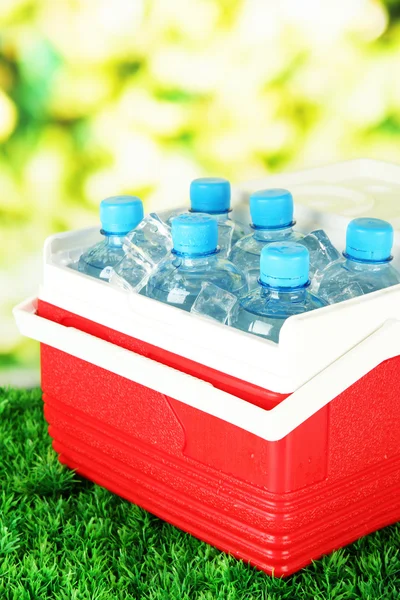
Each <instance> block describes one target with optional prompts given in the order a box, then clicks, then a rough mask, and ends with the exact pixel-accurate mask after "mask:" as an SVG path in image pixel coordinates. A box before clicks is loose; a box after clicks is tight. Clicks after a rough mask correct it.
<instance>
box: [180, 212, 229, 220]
mask: <svg viewBox="0 0 400 600" xmlns="http://www.w3.org/2000/svg"><path fill="white" fill-rule="evenodd" d="M190 212H192V213H193V214H196V213H198V214H199V213H200V212H204V214H206V215H209V216H210V217H213V219H215V220H216V221H226V220H227V219H229V213H230V212H231V211H230V210H224V211H223V212H220V213H215V212H207V211H206V210H205V211H198V210H191V211H190Z"/></svg>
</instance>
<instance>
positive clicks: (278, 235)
mask: <svg viewBox="0 0 400 600" xmlns="http://www.w3.org/2000/svg"><path fill="white" fill-rule="evenodd" d="M250 214H251V220H252V225H251V227H252V229H253V233H251V234H250V235H247V236H245V237H244V238H242V239H241V240H239V241H238V242H237V243H236V244H235V246H234V247H233V248H232V251H231V253H230V255H229V259H230V260H231V261H232V262H233V263H234V264H235V265H237V266H238V267H239V269H241V270H243V271H244V272H246V274H247V280H248V283H249V287H250V289H253V288H256V287H257V286H258V278H259V275H260V254H261V250H262V249H263V248H264V247H265V246H267V245H268V244H271V243H274V242H297V243H299V244H303V245H304V246H305V247H306V248H307V249H308V250H309V253H310V276H311V277H312V276H313V275H314V273H315V271H316V270H317V269H321V268H322V267H325V266H326V265H327V264H328V263H329V262H330V261H331V260H334V259H336V258H339V256H340V255H339V253H338V252H337V250H336V249H335V248H334V246H333V245H332V244H331V242H330V240H329V238H328V236H326V234H324V232H315V234H309V235H307V236H305V235H304V234H302V233H300V232H298V231H295V230H294V229H293V226H294V224H295V221H294V220H293V196H292V194H291V193H290V192H289V191H288V190H285V189H280V188H275V189H268V190H260V191H258V192H255V193H254V194H252V195H251V196H250ZM321 233H323V234H324V235H321Z"/></svg>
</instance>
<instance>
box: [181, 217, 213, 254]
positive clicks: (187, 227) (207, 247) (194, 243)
mask: <svg viewBox="0 0 400 600" xmlns="http://www.w3.org/2000/svg"><path fill="white" fill-rule="evenodd" d="M171 228H172V242H173V246H174V252H177V253H179V254H189V255H201V254H211V253H212V252H215V250H216V248H217V244H218V224H217V221H216V220H215V219H213V218H212V217H209V216H208V215H203V214H200V213H199V214H193V215H188V214H184V215H179V217H175V218H174V219H172V226H171Z"/></svg>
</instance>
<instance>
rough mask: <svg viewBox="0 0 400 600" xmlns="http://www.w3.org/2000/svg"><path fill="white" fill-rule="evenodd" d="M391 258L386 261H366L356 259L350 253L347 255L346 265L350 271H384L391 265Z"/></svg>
mask: <svg viewBox="0 0 400 600" xmlns="http://www.w3.org/2000/svg"><path fill="white" fill-rule="evenodd" d="M390 262H391V260H387V261H385V262H364V261H361V260H354V259H353V258H351V257H350V256H348V255H345V266H346V268H347V269H348V270H349V271H353V272H364V273H372V272H374V273H375V272H378V271H384V270H386V269H388V268H389V267H390Z"/></svg>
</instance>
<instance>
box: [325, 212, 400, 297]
mask: <svg viewBox="0 0 400 600" xmlns="http://www.w3.org/2000/svg"><path fill="white" fill-rule="evenodd" d="M392 246H393V227H392V226H391V225H390V223H388V222H387V221H383V220H381V219H372V218H361V219H354V220H353V221H350V223H349V225H348V227H347V232H346V250H345V252H344V253H343V258H342V259H340V260H338V261H336V262H334V263H332V264H331V265H329V266H328V267H327V268H326V269H324V270H323V271H322V273H321V274H320V276H319V281H317V282H316V283H315V284H314V285H313V288H314V289H315V290H316V291H317V293H318V295H319V296H320V297H321V298H324V299H325V300H326V301H327V302H329V304H334V303H335V302H339V301H343V300H346V299H348V298H350V297H354V296H358V295H361V294H368V293H370V292H375V291H376V290H380V289H382V288H386V287H390V286H392V285H396V284H397V283H400V273H399V272H398V271H397V270H396V269H395V268H394V267H393V266H392V265H391V264H390V262H391V260H392V256H391V252H392ZM344 290H348V294H347V296H346V294H344V293H343V291H344Z"/></svg>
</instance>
